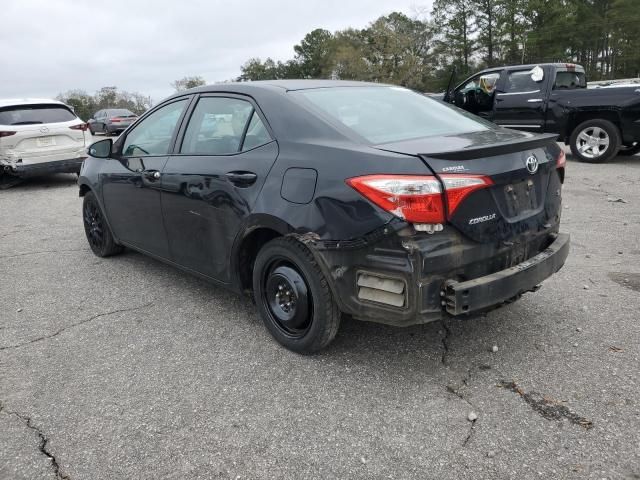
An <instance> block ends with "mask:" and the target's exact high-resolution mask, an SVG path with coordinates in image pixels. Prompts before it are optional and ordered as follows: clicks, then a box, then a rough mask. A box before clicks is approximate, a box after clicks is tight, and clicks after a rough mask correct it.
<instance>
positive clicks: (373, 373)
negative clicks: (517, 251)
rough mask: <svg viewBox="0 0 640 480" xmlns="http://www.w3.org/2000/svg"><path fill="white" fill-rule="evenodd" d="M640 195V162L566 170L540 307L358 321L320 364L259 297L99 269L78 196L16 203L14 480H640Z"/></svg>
mask: <svg viewBox="0 0 640 480" xmlns="http://www.w3.org/2000/svg"><path fill="white" fill-rule="evenodd" d="M639 187H640V157H639V156H636V157H632V158H625V157H618V158H616V159H614V160H613V161H612V162H610V163H608V164H605V165H587V164H581V163H577V162H575V161H572V160H571V159H569V162H568V167H567V181H566V183H565V188H564V208H563V219H562V230H563V231H565V232H568V233H570V234H571V236H572V251H571V254H570V257H569V259H568V261H567V264H566V265H565V267H564V268H563V269H562V270H561V271H560V272H559V273H558V274H556V275H554V276H553V277H552V278H550V279H549V280H547V281H546V282H545V283H544V284H543V287H542V289H541V290H540V291H539V292H537V293H534V294H526V295H525V296H524V297H523V298H522V299H521V300H520V301H518V302H516V303H514V304H512V305H509V306H507V307H505V308H503V309H501V310H498V311H495V312H492V313H490V314H489V315H488V316H487V317H485V318H481V319H475V320H466V321H461V320H450V321H446V322H444V323H440V322H438V323H432V324H428V325H423V326H417V327H411V328H406V329H400V328H392V327H387V326H382V325H376V324H372V323H365V322H358V321H353V320H351V321H349V320H347V321H345V322H343V324H342V327H341V329H340V331H339V333H338V336H337V338H336V340H335V342H334V343H333V344H332V345H331V346H330V347H329V348H327V349H326V350H324V351H323V352H321V353H320V354H318V355H314V356H300V355H297V354H294V353H291V352H289V351H287V350H285V349H284V348H282V347H280V346H279V345H278V344H277V343H276V342H275V341H273V340H272V339H271V337H270V336H269V334H268V333H267V331H266V330H265V328H264V326H263V325H262V323H261V321H260V319H259V318H258V316H257V314H256V312H255V309H254V307H253V305H252V303H251V301H250V300H249V299H247V298H245V297H242V296H238V295H235V294H231V293H228V292H227V291H225V290H223V289H220V288H217V287H215V286H212V285H209V284H207V283H205V282H203V281H201V280H199V279H196V278H194V277H192V276H189V275H188V274H186V273H183V272H181V271H178V270H176V269H174V268H172V267H170V266H167V265H164V264H162V263H159V262H157V261H155V260H152V259H150V258H147V257H144V256H142V255H140V254H137V253H134V252H130V251H127V252H125V253H124V254H122V255H120V256H117V257H113V258H108V259H100V258H97V257H95V256H93V254H92V253H91V251H90V250H89V247H88V245H87V242H86V240H85V236H84V231H83V227H82V221H81V214H80V211H81V203H82V202H81V199H80V198H78V189H77V186H76V178H75V175H56V176H53V177H49V178H43V179H33V180H29V181H27V182H25V183H24V184H22V185H20V186H17V187H14V188H12V189H10V190H6V191H0V285H2V288H0V305H1V310H0V402H1V404H0V479H3V480H4V479H16V480H17V479H40V478H43V479H48V478H51V479H54V478H59V479H60V478H64V479H73V480H77V479H92V480H94V479H114V478H118V479H124V478H126V479H159V478H171V479H191V478H233V479H236V478H243V479H254V478H255V479H275V478H291V479H302V478H305V479H311V478H319V479H327V478H340V479H346V478H362V479H377V478H392V479H412V478H416V479H432V478H433V479H464V478H470V479H485V478H486V479H512V478H518V479H533V478H536V479H540V478H544V479H549V478H554V479H555V478H559V479H582V478H594V479H603V478H606V479H638V478H640V401H639V397H640V379H639V375H638V372H639V371H640V362H639V345H640V322H639V320H640V313H639V312H640V188H639ZM132 208H135V206H132Z"/></svg>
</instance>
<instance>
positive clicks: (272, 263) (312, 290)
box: [253, 237, 340, 354]
mask: <svg viewBox="0 0 640 480" xmlns="http://www.w3.org/2000/svg"><path fill="white" fill-rule="evenodd" d="M253 292H254V296H255V302H256V305H257V307H258V310H259V312H260V315H261V317H262V320H263V321H264V324H265V326H266V327H267V330H269V333H271V335H273V337H274V338H275V339H276V340H277V341H278V342H279V343H280V344H282V345H283V346H285V347H286V348H288V349H289V350H292V351H294V352H297V353H301V354H310V353H313V352H317V351H318V350H320V349H322V348H324V347H326V346H327V345H329V343H331V341H332V340H333V339H334V338H335V336H336V333H337V332H338V327H339V326H340V310H339V309H338V305H337V304H336V302H335V300H334V299H333V295H332V293H331V289H330V288H329V284H328V283H327V280H326V278H325V276H324V275H323V273H322V271H321V270H320V266H319V265H318V263H317V262H316V261H315V259H314V258H313V255H312V254H311V252H309V250H308V249H307V248H306V247H305V246H304V245H303V244H301V243H300V242H298V241H296V240H294V239H292V238H285V237H280V238H276V239H274V240H271V241H270V242H269V243H267V244H266V245H265V246H264V247H263V248H262V249H261V250H260V251H259V252H258V256H257V258H256V261H255V263H254V268H253Z"/></svg>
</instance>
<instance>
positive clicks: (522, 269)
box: [309, 228, 570, 326]
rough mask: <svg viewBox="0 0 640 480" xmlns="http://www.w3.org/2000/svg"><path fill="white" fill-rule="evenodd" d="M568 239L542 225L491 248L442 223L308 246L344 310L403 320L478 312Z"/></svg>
mask: <svg viewBox="0 0 640 480" xmlns="http://www.w3.org/2000/svg"><path fill="white" fill-rule="evenodd" d="M569 244H570V241H569V235H566V234H558V233H557V232H553V231H546V232H540V233H539V234H537V235H530V236H529V237H528V238H526V239H520V240H519V241H515V242H508V243H506V244H504V245H502V246H500V247H497V246H495V245H491V244H479V243H476V242H472V241H470V240H468V239H466V238H465V237H463V236H462V235H460V234H459V232H457V231H455V230H454V229H448V228H445V231H444V232H440V233H439V234H437V235H426V234H425V235H410V236H406V237H403V236H402V235H398V234H396V233H391V234H385V235H382V238H380V239H376V240H375V241H372V242H367V245H362V244H359V245H356V246H354V247H353V248H350V246H349V245H344V244H341V245H338V246H333V247H331V246H329V247H327V246H326V245H324V246H321V245H318V244H316V245H313V246H312V245H309V247H310V249H311V250H312V252H313V253H314V256H315V257H316V259H317V260H318V261H319V263H320V264H321V266H322V268H323V270H324V271H325V275H326V277H327V279H328V280H329V283H330V285H331V287H332V291H333V293H334V297H335V299H336V301H337V303H338V305H339V307H340V309H341V310H342V311H343V312H344V313H346V314H349V315H351V316H352V317H354V318H357V319H360V320H367V321H374V322H378V323H384V324H389V325H395V326H408V325H414V324H420V323H427V322H431V321H436V320H441V319H443V318H445V317H448V316H458V315H469V314H473V313H476V314H477V313H481V312H484V311H488V310H491V309H492V308H496V307H498V306H500V305H502V304H505V303H509V302H510V301H513V300H514V299H516V298H518V297H519V296H520V295H522V294H523V293H525V292H528V291H535V290H536V289H537V287H538V285H539V284H540V283H541V282H542V281H543V280H544V279H546V278H548V277H549V276H551V275H552V274H553V273H555V272H557V271H558V270H559V269H560V268H561V267H562V266H563V265H564V262H565V260H566V258H567V255H568V253H569Z"/></svg>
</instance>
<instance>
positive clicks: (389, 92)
mask: <svg viewBox="0 0 640 480" xmlns="http://www.w3.org/2000/svg"><path fill="white" fill-rule="evenodd" d="M292 94H293V95H296V96H301V97H303V98H305V99H306V100H308V101H309V102H310V103H311V104H312V105H313V106H314V107H316V108H318V109H319V110H320V111H322V112H324V113H326V114H328V115H329V116H330V117H332V118H333V119H335V120H337V121H338V122H340V123H341V124H343V125H344V126H346V127H348V128H349V129H351V130H353V131H354V132H355V133H357V134H358V135H360V136H362V137H364V138H365V139H366V140H367V141H369V142H371V143H373V144H381V143H389V142H398V141H401V140H408V139H410V138H420V137H431V136H436V135H455V134H458V133H463V132H474V131H480V130H488V129H489V128H491V127H489V126H487V125H485V123H484V122H482V121H481V120H478V119H475V118H472V117H471V115H467V114H466V113H462V112H461V111H459V110H457V109H455V108H453V107H449V106H448V105H445V104H444V103H441V102H439V101H437V100H434V99H431V98H428V97H426V96H424V95H421V94H419V93H416V92H413V91H411V90H408V89H406V88H401V87H337V88H318V89H311V90H299V91H295V92H292Z"/></svg>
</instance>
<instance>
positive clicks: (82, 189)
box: [79, 185, 91, 197]
mask: <svg viewBox="0 0 640 480" xmlns="http://www.w3.org/2000/svg"><path fill="white" fill-rule="evenodd" d="M90 191H91V189H90V188H89V187H88V186H87V185H80V193H79V196H80V197H84V196H85V195H86V194H87V193H88V192H90Z"/></svg>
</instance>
